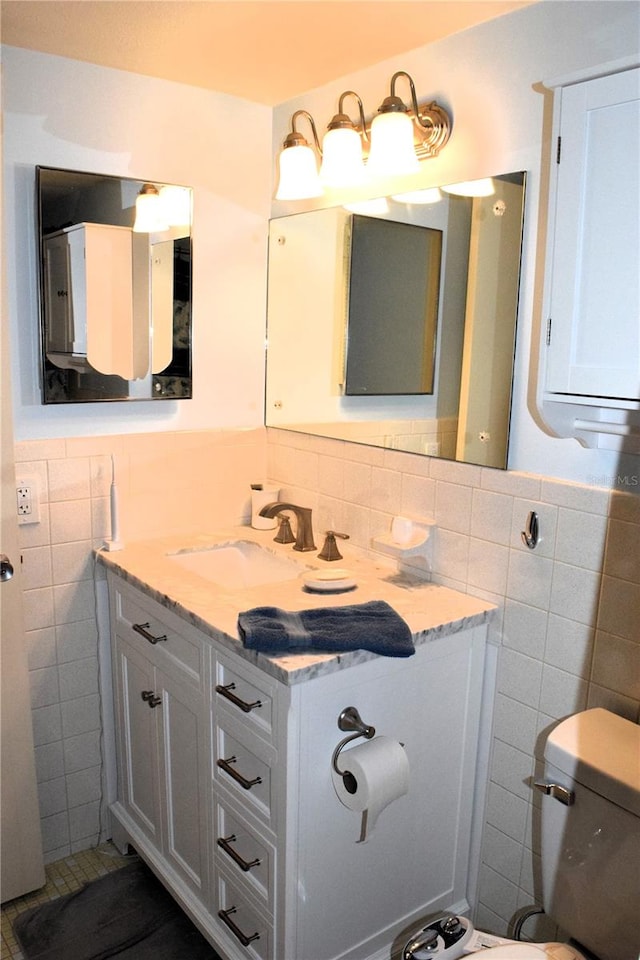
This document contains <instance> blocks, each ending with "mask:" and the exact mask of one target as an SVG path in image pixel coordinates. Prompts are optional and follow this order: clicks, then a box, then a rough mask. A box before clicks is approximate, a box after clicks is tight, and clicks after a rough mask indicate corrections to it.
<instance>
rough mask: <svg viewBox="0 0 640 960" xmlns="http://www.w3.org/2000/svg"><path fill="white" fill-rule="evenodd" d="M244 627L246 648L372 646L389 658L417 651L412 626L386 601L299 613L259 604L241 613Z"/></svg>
mask: <svg viewBox="0 0 640 960" xmlns="http://www.w3.org/2000/svg"><path fill="white" fill-rule="evenodd" d="M238 631H239V633H240V637H241V639H242V641H243V643H244V645H245V647H247V648H248V649H249V650H260V651H261V652H262V653H283V652H285V651H288V652H294V653H306V652H311V651H317V652H321V653H339V652H347V651H350V650H370V651H371V652H372V653H378V654H380V655H382V656H385V657H410V656H411V655H412V654H413V653H415V647H414V645H413V639H412V637H411V631H410V630H409V627H408V626H407V624H406V623H405V621H404V620H403V619H402V617H401V616H400V615H399V614H398V613H396V611H395V610H394V609H393V607H390V606H389V604H388V603H386V602H385V601H384V600H371V601H370V602H369V603H359V604H352V605H351V606H347V607H315V608H313V609H311V610H300V611H299V612H297V613H292V612H289V611H286V610H281V609H280V608H279V607H254V608H253V609H252V610H246V611H245V612H244V613H241V614H240V615H239V616H238Z"/></svg>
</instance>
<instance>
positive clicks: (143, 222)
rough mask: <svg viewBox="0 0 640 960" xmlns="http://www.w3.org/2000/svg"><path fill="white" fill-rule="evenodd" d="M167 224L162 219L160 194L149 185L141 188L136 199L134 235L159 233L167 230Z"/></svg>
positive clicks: (163, 218)
mask: <svg viewBox="0 0 640 960" xmlns="http://www.w3.org/2000/svg"><path fill="white" fill-rule="evenodd" d="M168 229H169V224H168V223H167V220H166V218H165V217H164V214H163V210H162V203H161V201H160V194H159V193H158V191H157V190H156V188H155V187H153V186H151V185H150V184H146V183H145V185H144V186H143V188H142V190H141V191H140V193H139V194H138V196H137V197H136V219H135V223H134V224H133V232H134V233H160V232H161V231H162V230H168Z"/></svg>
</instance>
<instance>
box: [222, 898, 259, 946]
mask: <svg viewBox="0 0 640 960" xmlns="http://www.w3.org/2000/svg"><path fill="white" fill-rule="evenodd" d="M232 913H237V909H236V907H229V909H228V910H218V916H219V917H220V919H221V920H222V922H223V923H226V925H227V926H228V927H229V930H231V933H232V934H233V935H234V936H235V937H237V938H238V940H239V941H240V943H241V944H242V946H243V947H248V946H249V944H250V943H253V941H254V940H259V939H260V934H259V933H257V932H256V933H252V934H251V936H249V937H248V936H247V935H246V933H243V932H242V930H241V929H240V927H239V926H237V924H235V923H234V922H233V920H232V919H231V916H230V915H231V914H232Z"/></svg>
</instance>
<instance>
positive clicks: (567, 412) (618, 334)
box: [539, 66, 640, 453]
mask: <svg viewBox="0 0 640 960" xmlns="http://www.w3.org/2000/svg"><path fill="white" fill-rule="evenodd" d="M600 74H601V75H599V76H596V77H593V76H592V77H590V78H585V77H578V78H573V79H571V78H568V79H567V78H565V79H563V80H558V81H555V82H553V83H550V84H548V86H549V87H551V88H553V89H554V133H555V137H554V140H553V143H554V145H556V148H557V149H556V151H555V153H556V155H555V156H554V157H553V165H552V171H551V189H550V199H549V224H550V226H549V242H548V252H547V263H546V271H545V275H546V278H547V279H546V291H545V304H546V309H545V315H544V316H545V321H546V331H545V336H544V337H543V345H542V371H543V375H542V377H541V386H542V389H541V395H540V397H539V404H540V406H541V411H542V414H543V417H544V419H545V421H546V422H547V424H548V425H549V426H550V427H551V428H552V429H553V430H554V432H555V433H557V434H558V436H561V437H575V438H576V439H578V440H579V441H580V442H581V443H582V444H583V445H584V446H587V447H605V448H609V449H614V450H620V451H624V452H630V453H640V283H639V282H638V263H639V262H640V219H639V218H638V211H639V210H640V166H639V165H638V157H639V156H640V69H639V68H638V67H637V66H636V67H635V68H633V69H622V68H621V67H618V68H617V72H616V70H615V68H614V67H612V68H611V69H610V70H607V69H606V68H603V69H602V70H601V71H600Z"/></svg>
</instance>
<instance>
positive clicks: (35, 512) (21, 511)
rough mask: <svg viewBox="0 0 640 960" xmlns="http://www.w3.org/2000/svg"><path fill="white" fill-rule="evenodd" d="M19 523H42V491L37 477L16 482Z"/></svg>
mask: <svg viewBox="0 0 640 960" xmlns="http://www.w3.org/2000/svg"><path fill="white" fill-rule="evenodd" d="M16 509H17V512H18V523H19V524H20V525H22V524H25V523H40V489H39V486H38V480H37V478H36V477H20V478H19V479H18V480H16Z"/></svg>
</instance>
